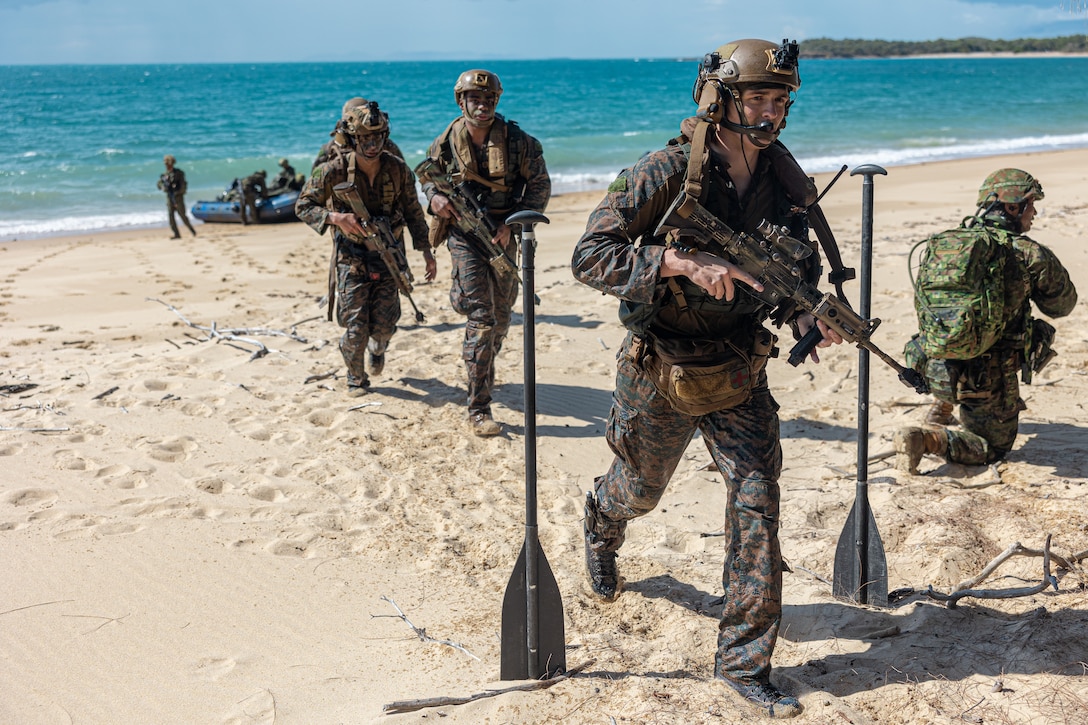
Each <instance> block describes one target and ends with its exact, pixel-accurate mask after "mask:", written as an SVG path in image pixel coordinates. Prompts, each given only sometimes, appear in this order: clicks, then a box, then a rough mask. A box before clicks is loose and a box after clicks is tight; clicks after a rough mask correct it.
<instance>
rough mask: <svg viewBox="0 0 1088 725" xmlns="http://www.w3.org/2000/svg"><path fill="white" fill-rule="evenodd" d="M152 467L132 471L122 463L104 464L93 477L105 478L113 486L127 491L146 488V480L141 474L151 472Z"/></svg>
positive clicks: (152, 470)
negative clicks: (148, 469) (147, 469)
mask: <svg viewBox="0 0 1088 725" xmlns="http://www.w3.org/2000/svg"><path fill="white" fill-rule="evenodd" d="M152 472H154V469H151V470H150V471H134V470H132V469H131V468H129V467H128V466H126V465H125V464H123V463H117V464H114V465H112V466H106V467H104V468H99V469H98V470H97V471H96V472H95V474H94V477H95V478H101V479H105V480H106V482H107V483H109V484H110V485H111V486H113V487H114V488H119V489H121V490H125V491H129V490H132V489H137V488H146V487H147V480H146V479H144V476H143V474H145V473H152Z"/></svg>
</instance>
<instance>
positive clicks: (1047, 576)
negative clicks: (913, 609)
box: [925, 534, 1068, 609]
mask: <svg viewBox="0 0 1088 725" xmlns="http://www.w3.org/2000/svg"><path fill="white" fill-rule="evenodd" d="M1040 554H1041V555H1042V557H1043V579H1042V581H1041V582H1039V583H1038V584H1036V585H1034V586H1030V587H1017V588H1014V589H973V588H972V587H975V586H978V585H979V584H981V583H982V582H983V581H984V580H985V579H986V578H987V577H988V576H990V574H992V573H993V572H994V571H995V570H996V569H997V567H999V566H1001V564H1002V563H1004V562H1005V561H1007V560H1008V559H1011V558H1012V557H1014V556H1039V555H1040ZM1051 558H1052V555H1051V553H1050V534H1047V536H1046V541H1045V542H1044V543H1043V549H1042V551H1041V552H1040V551H1036V550H1032V549H1027V548H1025V547H1023V546H1021V545H1020V542H1019V541H1017V542H1014V543H1013V544H1011V545H1010V546H1009V548H1007V549H1005V551H1003V552H1001V554H999V555H998V556H997V557H996V558H995V559H994V560H993V561H991V562H990V563H989V564H987V565H986V567H985V568H984V569H983V570H982V571H981V572H979V574H978V575H977V576H975V577H972V578H970V579H965V580H964V581H962V582H960V583H959V584H957V585H956V587H955V588H954V589H953V590H952V592H951V593H949V594H942V593H941V592H938V591H935V590H934V589H933V586H932V585H930V586H929V587H928V588H927V589H926V592H925V593H926V596H928V597H930V598H931V599H936V600H937V601H940V602H945V603H946V606H947V607H948V608H949V609H955V608H956V603H957V602H959V600H960V599H963V598H964V597H975V598H977V599H1012V598H1014V597H1029V596H1031V595H1032V594H1038V593H1039V592H1041V591H1043V590H1044V589H1046V588H1047V587H1054V589H1055V591H1056V590H1057V589H1058V580H1057V578H1056V577H1054V576H1053V575H1052V574H1051V573H1050V560H1051ZM1062 562H1063V564H1062V566H1065V565H1067V564H1068V562H1066V560H1065V559H1062Z"/></svg>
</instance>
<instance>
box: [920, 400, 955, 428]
mask: <svg viewBox="0 0 1088 725" xmlns="http://www.w3.org/2000/svg"><path fill="white" fill-rule="evenodd" d="M952 407H953V406H952V403H946V402H944V401H943V400H938V401H937V402H935V403H934V404H933V405H931V406H929V410H927V411H926V419H925V424H926V425H952V423H954V422H955V421H956V419H955V418H953V417H952Z"/></svg>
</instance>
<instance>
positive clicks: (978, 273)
mask: <svg viewBox="0 0 1088 725" xmlns="http://www.w3.org/2000/svg"><path fill="white" fill-rule="evenodd" d="M1006 236H1007V233H1005V232H1004V231H1003V230H1000V229H994V228H993V227H990V226H987V225H983V224H978V223H977V222H976V224H975V225H974V226H968V225H967V223H966V222H965V224H964V225H961V226H960V227H959V228H957V229H952V230H949V231H945V232H941V233H940V234H935V235H933V236H931V237H929V238H928V239H924V240H922V241H921V242H918V243H917V244H915V245H914V247H913V248H912V249H911V250H910V254H909V255H908V271H909V272H910V273H911V284H912V285H913V286H914V310H915V312H916V313H917V314H918V330H919V332H920V333H921V335H920V337H919V341H920V342H921V345H922V349H923V351H924V352H925V354H926V355H927V356H928V357H930V358H936V359H941V360H969V359H971V358H975V357H978V356H979V355H981V354H983V353H984V352H986V351H987V350H988V349H990V347H992V346H993V344H994V343H995V342H997V341H998V339H1000V337H1001V334H1002V332H1003V330H1004V323H1005V317H1006V313H1005V271H1004V270H1005V265H1006V263H1007V262H1008V261H1009V259H1010V255H1011V254H1013V252H1012V250H1011V247H1010V245H1009V244H1008V240H1007V239H1005V237H1006ZM919 248H921V250H922V252H921V259H920V260H919V262H918V267H917V276H915V274H914V261H913V260H914V256H915V252H916V251H917V250H918V249H919Z"/></svg>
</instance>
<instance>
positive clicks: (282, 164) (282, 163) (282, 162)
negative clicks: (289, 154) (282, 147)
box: [280, 159, 291, 169]
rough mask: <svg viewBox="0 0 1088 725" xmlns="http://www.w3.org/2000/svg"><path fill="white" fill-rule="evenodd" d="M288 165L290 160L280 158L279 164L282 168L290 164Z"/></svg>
mask: <svg viewBox="0 0 1088 725" xmlns="http://www.w3.org/2000/svg"><path fill="white" fill-rule="evenodd" d="M290 165H291V162H290V161H288V160H287V159H280V166H281V167H282V168H285V169H286V168H287V167H288V166H290Z"/></svg>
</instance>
